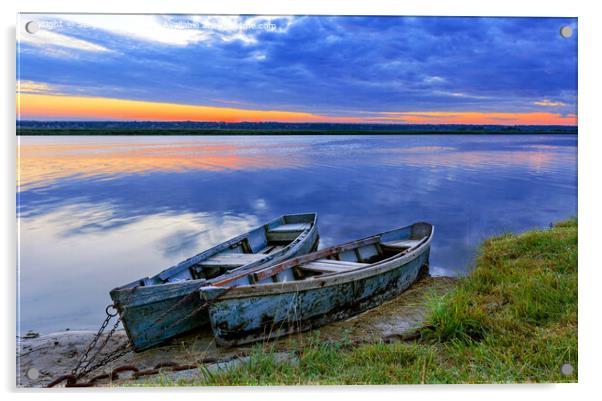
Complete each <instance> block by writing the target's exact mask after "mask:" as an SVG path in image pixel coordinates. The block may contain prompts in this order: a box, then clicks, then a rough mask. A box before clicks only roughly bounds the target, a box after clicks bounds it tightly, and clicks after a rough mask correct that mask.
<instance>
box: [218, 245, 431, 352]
mask: <svg viewBox="0 0 602 401" xmlns="http://www.w3.org/2000/svg"><path fill="white" fill-rule="evenodd" d="M429 252H430V242H429V243H428V244H425V246H423V247H421V250H420V252H416V253H415V254H414V255H410V256H411V257H409V258H401V259H394V260H392V261H389V262H387V263H384V264H382V266H380V267H378V268H377V269H375V270H374V271H373V272H372V273H373V274H367V272H364V274H361V273H360V275H359V276H360V277H357V279H351V280H344V279H343V280H338V281H336V280H335V281H333V282H331V283H328V282H325V281H322V282H321V283H317V284H316V285H315V286H314V287H311V288H297V289H295V288H292V289H291V291H273V292H276V293H272V294H263V295H262V294H258V295H253V296H246V297H245V296H236V295H235V294H232V293H228V296H227V297H223V298H218V299H215V300H214V301H212V302H211V303H210V305H209V318H210V320H211V326H212V329H213V333H214V336H215V339H216V343H217V344H219V345H220V346H224V347H231V346H236V345H241V344H246V343H250V342H255V341H261V340H269V339H271V338H276V337H280V336H283V335H287V334H291V333H294V332H299V331H306V330H310V329H312V328H315V327H319V326H322V325H324V324H327V323H330V322H333V321H336V320H342V319H346V318H348V317H351V316H354V315H356V314H359V313H361V312H363V311H366V310H367V309H370V308H373V307H375V306H378V305H380V304H381V303H383V302H384V301H386V300H388V299H391V298H393V297H395V296H397V295H399V294H400V293H402V292H403V291H405V290H406V289H407V288H408V287H410V286H411V285H412V283H414V281H416V279H417V278H418V277H419V275H420V273H421V271H423V269H424V268H425V267H428V263H429ZM316 281H318V280H316ZM287 284H288V285H289V286H290V284H291V283H287ZM285 285H286V284H285ZM321 285H322V286H321ZM305 287H307V286H305ZM233 292H234V291H233Z"/></svg>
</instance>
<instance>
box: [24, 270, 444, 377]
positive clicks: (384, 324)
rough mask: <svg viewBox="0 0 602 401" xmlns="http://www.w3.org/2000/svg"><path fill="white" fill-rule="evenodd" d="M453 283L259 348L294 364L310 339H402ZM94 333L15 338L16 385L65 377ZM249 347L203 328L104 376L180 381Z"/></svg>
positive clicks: (114, 343) (236, 358)
mask: <svg viewBox="0 0 602 401" xmlns="http://www.w3.org/2000/svg"><path fill="white" fill-rule="evenodd" d="M455 281H456V280H455V279H453V278H449V277H429V276H427V277H423V278H421V279H420V280H419V281H418V282H416V283H415V284H414V285H413V286H412V287H411V288H410V289H408V290H407V291H405V292H404V293H403V294H401V295H400V296H398V297H396V298H395V299H393V300H390V301H388V302H385V303H384V304H382V305H380V306H379V307H377V308H374V309H371V310H369V311H367V312H364V313H362V314H360V315H358V316H354V317H352V318H350V319H347V320H345V321H341V322H336V323H333V324H330V325H327V326H324V327H321V328H319V329H317V330H314V331H312V332H308V333H301V334H297V335H293V336H289V337H285V338H282V339H278V340H275V341H272V342H270V343H267V344H264V346H269V347H272V349H274V350H277V351H278V356H279V357H281V358H283V359H294V353H293V352H291V351H294V350H295V349H297V348H299V347H302V346H303V343H304V341H306V340H307V338H308V337H309V336H314V337H315V336H319V338H320V339H321V340H323V341H348V342H351V343H369V342H378V341H387V342H389V341H404V340H407V339H408V338H411V335H412V333H413V332H415V330H416V329H417V328H420V327H421V326H422V325H423V324H424V318H425V313H426V311H427V301H428V298H429V296H431V295H432V294H442V293H444V292H446V291H448V290H449V289H450V288H452V287H453V285H454V283H455ZM94 334H95V332H93V331H64V332H59V333H51V334H46V335H41V336H38V337H35V336H31V337H35V338H18V341H17V342H18V344H17V346H18V349H17V386H20V387H44V386H46V385H48V384H49V383H50V382H52V381H53V380H54V379H56V378H57V377H60V376H62V375H66V374H68V373H69V372H70V371H71V369H73V367H74V366H75V364H76V363H77V361H78V359H79V358H80V357H81V355H82V353H83V351H84V350H85V349H86V347H87V346H88V344H89V343H90V341H91V340H92V338H93V337H94ZM101 341H102V339H101ZM125 343H127V336H126V335H125V332H124V331H123V330H119V331H117V332H116V333H115V335H114V336H113V337H112V338H111V339H110V340H109V341H108V343H107V346H106V348H105V350H106V351H105V353H104V354H106V353H108V352H111V351H112V350H115V349H116V348H118V347H120V346H122V345H123V344H125ZM252 347H253V345H249V346H242V347H237V348H228V349H225V348H219V347H216V346H215V342H214V341H213V335H212V333H211V329H210V328H203V329H201V330H199V331H195V332H194V333H190V334H187V335H185V336H182V337H179V338H175V339H173V340H172V341H170V342H169V343H167V344H165V345H163V346H160V347H156V348H153V349H150V350H147V351H144V352H140V353H134V352H129V353H127V354H125V355H124V356H122V357H121V358H119V359H117V360H115V361H114V362H112V363H111V364H109V365H107V366H105V368H104V372H105V373H110V372H111V371H112V370H113V369H115V368H117V367H120V366H124V365H130V366H135V367H136V368H137V369H139V370H148V369H153V368H155V367H156V366H157V365H161V364H162V365H168V364H173V363H175V364H179V365H182V364H184V365H193V366H194V367H193V368H192V369H185V370H182V371H179V372H170V371H169V368H165V369H162V370H161V374H162V375H169V376H171V377H172V378H179V377H185V376H190V375H195V374H199V373H200V372H199V369H197V368H196V366H200V365H202V366H203V369H204V370H206V371H207V370H208V371H215V370H219V369H224V368H228V367H231V366H233V365H235V364H241V363H245V361H246V359H247V355H248V354H249V352H250V351H251V349H252ZM101 355H103V354H101ZM203 361H204V362H203ZM100 373H103V371H100V370H99V371H96V372H94V373H93V375H98V374H100ZM142 380H146V381H148V380H153V376H152V375H145V376H141V377H140V378H138V379H134V378H133V377H132V374H131V372H123V374H119V377H118V378H117V379H115V378H114V379H111V378H108V379H103V380H99V381H98V382H96V383H95V385H124V384H130V385H131V384H136V382H139V381H142ZM83 381H85V379H84V380H83Z"/></svg>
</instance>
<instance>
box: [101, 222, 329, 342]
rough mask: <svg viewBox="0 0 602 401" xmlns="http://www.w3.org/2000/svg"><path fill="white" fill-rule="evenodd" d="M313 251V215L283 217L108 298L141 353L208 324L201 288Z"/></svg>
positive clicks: (315, 235)
mask: <svg viewBox="0 0 602 401" xmlns="http://www.w3.org/2000/svg"><path fill="white" fill-rule="evenodd" d="M317 245H318V227H317V214H315V213H306V214H289V215H284V216H281V217H278V218H276V219H274V220H272V221H270V222H268V223H266V224H264V225H263V226H260V227H258V228H255V229H253V230H251V231H249V232H247V233H245V234H241V235H239V236H237V237H235V238H232V239H230V240H228V241H226V242H223V243H221V244H219V245H217V246H214V247H212V248H210V249H207V250H205V251H203V252H201V253H199V254H197V255H195V256H193V257H191V258H189V259H187V260H185V261H183V262H180V263H178V264H177V265H175V266H172V267H170V268H168V269H166V270H163V271H162V272H161V273H159V274H157V275H155V276H152V277H150V278H149V277H144V278H141V279H139V280H136V281H134V282H132V283H129V284H126V285H123V286H121V287H117V288H115V289H113V290H111V292H110V295H111V298H112V300H113V305H114V306H115V308H116V309H117V311H118V312H119V315H120V317H121V321H122V323H123V326H124V328H125V331H126V333H127V335H128V338H129V340H130V343H131V344H132V346H133V348H134V350H136V351H141V350H144V349H147V348H149V347H152V346H154V345H157V344H160V343H162V342H163V341H165V340H167V339H169V338H171V337H174V336H176V335H178V334H181V333H184V332H187V331H189V330H192V329H195V328H197V327H199V326H201V325H203V324H205V323H208V322H209V319H208V315H207V311H206V308H204V307H203V303H202V302H201V300H200V299H199V296H198V290H199V289H200V288H201V287H203V286H207V285H212V284H213V283H215V282H217V281H219V280H223V279H230V278H231V277H232V276H238V275H244V274H250V273H252V272H254V271H256V270H259V269H262V268H263V267H266V266H269V265H271V264H274V263H278V262H281V261H283V260H286V259H289V258H292V257H295V256H299V255H304V254H307V253H308V252H311V251H312V250H315V249H317Z"/></svg>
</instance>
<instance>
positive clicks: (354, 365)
mask: <svg viewBox="0 0 602 401" xmlns="http://www.w3.org/2000/svg"><path fill="white" fill-rule="evenodd" d="M429 307H430V309H431V311H430V315H429V318H428V324H427V326H425V328H423V329H422V333H421V336H420V339H419V340H417V341H415V342H405V343H402V342H398V343H390V344H385V343H374V344H365V345H360V346H353V345H352V343H351V342H349V341H345V340H342V341H341V342H340V343H324V342H322V341H320V340H319V337H318V336H317V335H312V336H310V337H309V339H308V341H307V342H306V343H305V345H304V346H303V347H301V348H300V349H299V350H297V351H295V352H294V353H293V352H291V360H292V361H293V362H290V361H283V360H282V358H280V359H279V358H277V357H276V355H277V354H276V353H275V352H274V351H273V350H272V349H270V348H269V347H270V346H269V344H267V345H263V346H257V347H256V348H255V349H254V351H253V352H252V354H251V357H250V359H249V360H248V361H247V362H245V363H243V364H242V365H239V366H236V367H233V368H230V369H228V370H223V371H220V372H218V373H213V374H211V373H208V372H206V371H205V373H204V374H201V375H199V377H197V378H194V379H189V380H187V381H180V382H173V381H170V380H168V379H165V378H162V379H161V380H160V382H154V384H161V385H280V384H396V383H515V382H519V383H524V382H575V381H577V220H576V219H572V220H568V221H565V222H562V223H559V224H556V225H555V226H554V227H552V228H550V229H548V230H536V231H529V232H527V233H524V234H520V235H503V236H500V237H496V238H492V239H489V240H487V241H485V242H484V243H483V245H482V246H481V251H480V255H479V257H478V258H477V261H476V266H475V269H474V271H473V272H472V273H471V274H470V275H469V276H468V277H466V278H464V279H462V280H460V281H459V283H458V286H457V287H456V288H455V289H454V290H452V291H451V292H449V293H448V294H447V295H444V296H440V297H437V298H433V299H432V300H431V304H430V305H429ZM565 363H570V364H572V365H573V367H574V372H573V374H572V375H571V376H563V375H562V374H561V372H560V367H561V366H562V365H563V364H565ZM148 384H152V383H151V382H149V383H148Z"/></svg>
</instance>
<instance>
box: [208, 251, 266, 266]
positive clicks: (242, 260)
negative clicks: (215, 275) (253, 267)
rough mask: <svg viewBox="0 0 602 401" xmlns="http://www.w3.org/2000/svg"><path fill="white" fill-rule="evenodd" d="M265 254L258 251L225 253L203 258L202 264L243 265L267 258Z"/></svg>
mask: <svg viewBox="0 0 602 401" xmlns="http://www.w3.org/2000/svg"><path fill="white" fill-rule="evenodd" d="M265 257H266V255H265V254H257V253H224V254H218V255H215V256H212V257H210V258H208V259H205V260H203V261H202V262H200V263H199V264H200V265H201V266H243V265H247V264H249V263H253V262H256V261H258V260H260V259H263V258H265Z"/></svg>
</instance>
